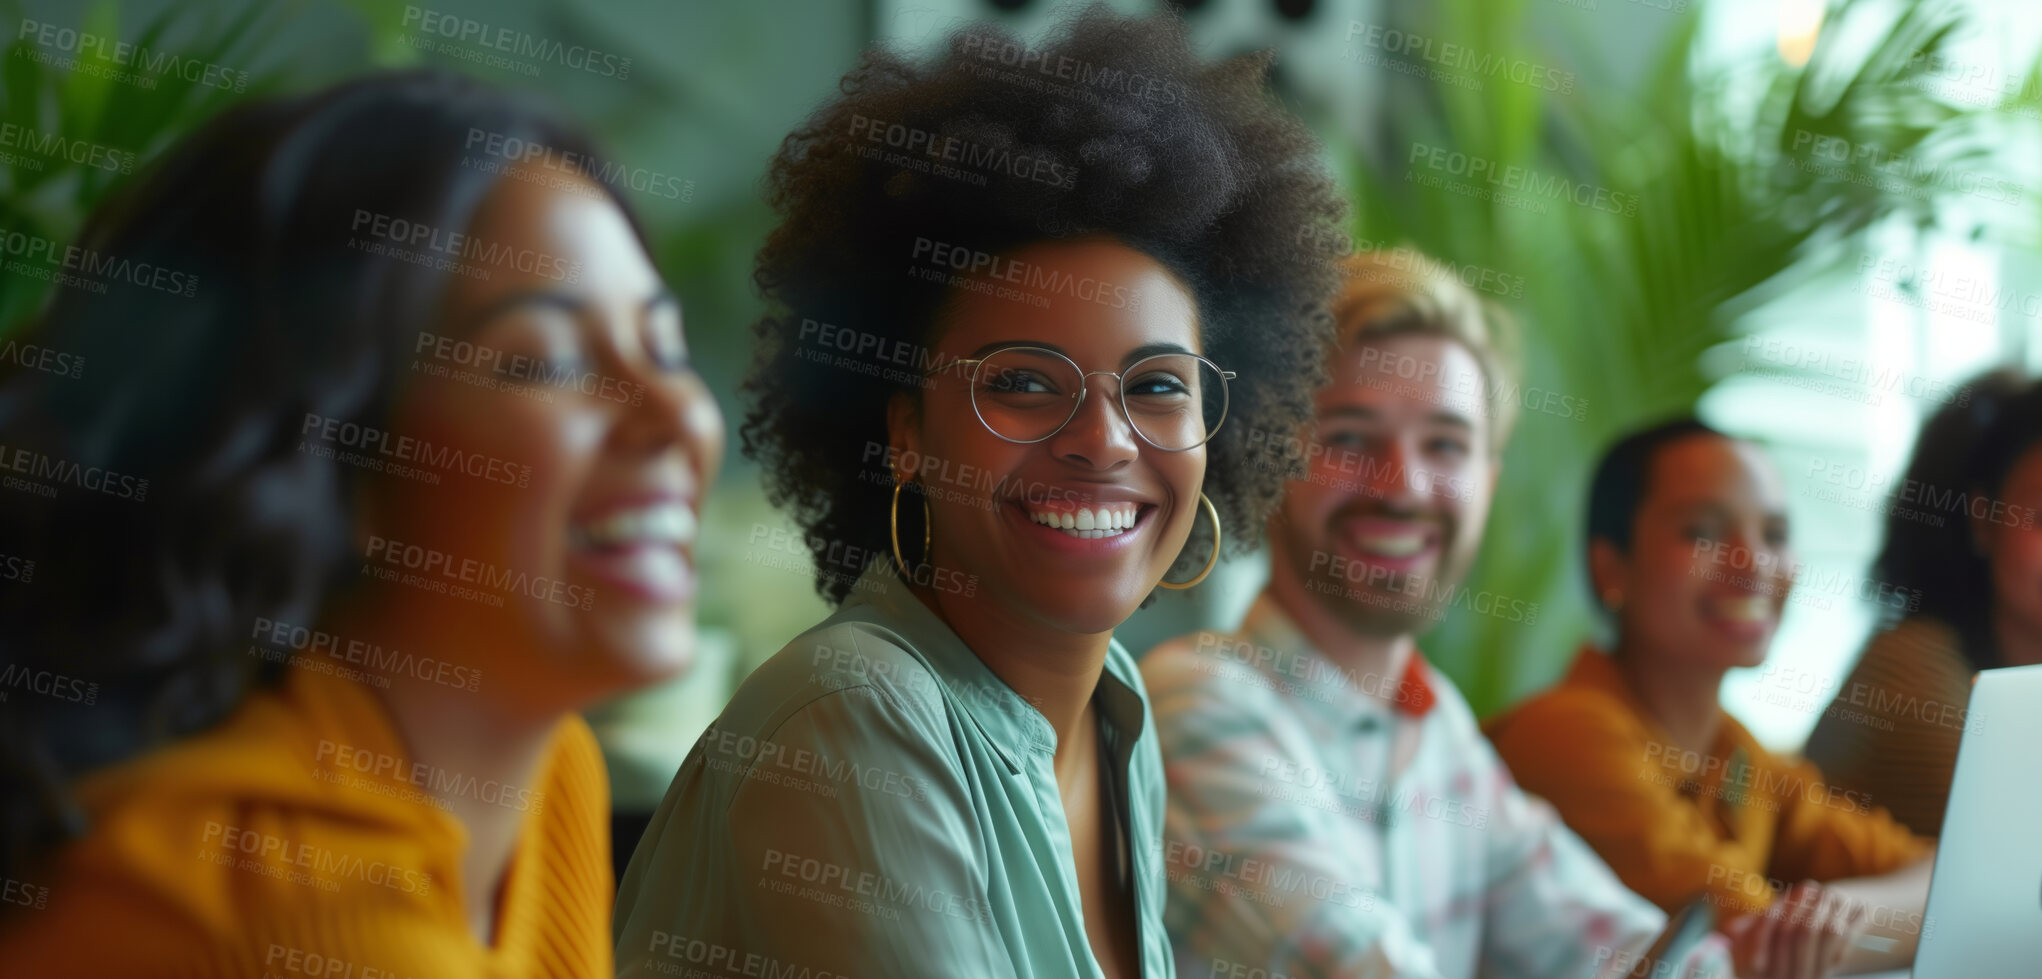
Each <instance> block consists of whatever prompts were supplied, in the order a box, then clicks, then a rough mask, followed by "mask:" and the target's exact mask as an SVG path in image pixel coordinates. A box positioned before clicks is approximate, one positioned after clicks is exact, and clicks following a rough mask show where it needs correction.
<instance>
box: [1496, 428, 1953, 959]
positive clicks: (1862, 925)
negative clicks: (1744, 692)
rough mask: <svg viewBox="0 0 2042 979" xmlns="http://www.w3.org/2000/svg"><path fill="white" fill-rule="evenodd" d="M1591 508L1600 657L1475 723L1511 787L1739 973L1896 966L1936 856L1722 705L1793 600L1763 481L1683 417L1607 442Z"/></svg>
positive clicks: (1764, 472)
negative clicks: (1717, 939) (1549, 812)
mask: <svg viewBox="0 0 2042 979" xmlns="http://www.w3.org/2000/svg"><path fill="white" fill-rule="evenodd" d="M1589 495H1590V501H1589V508H1588V541H1589V544H1588V558H1589V561H1588V563H1589V571H1590V574H1591V576H1592V578H1593V580H1594V584H1595V587H1596V595H1597V597H1598V598H1599V599H1600V600H1601V603H1602V605H1603V607H1604V609H1605V610H1607V611H1608V612H1609V614H1610V616H1611V618H1612V620H1613V621H1614V622H1615V624H1616V633H1617V636H1616V642H1615V643H1614V644H1613V645H1612V647H1611V649H1610V651H1609V652H1607V653H1604V652H1602V651H1599V650H1595V649H1584V650H1582V651H1581V653H1580V654H1579V655H1578V656H1577V657H1576V658H1575V661H1574V666H1573V668H1572V669H1571V670H1570V671H1569V672H1568V674H1567V676H1566V677H1565V678H1563V679H1562V680H1561V681H1560V683H1559V684H1557V685H1556V686H1554V687H1553V688H1552V689H1551V690H1548V691H1546V692H1545V693H1542V694H1540V695H1539V696H1536V697H1534V698H1532V699H1531V700H1530V701H1528V702H1526V703H1524V704H1522V705H1520V706H1519V707H1517V708H1516V709H1515V710H1513V711H1511V712H1509V713H1508V714H1506V715H1504V716H1503V717H1500V718H1498V719H1496V720H1495V721H1493V722H1491V724H1490V726H1489V735H1490V737H1491V739H1492V740H1494V741H1495V743H1496V750H1497V753H1498V754H1500V755H1501V756H1502V757H1503V760H1504V762H1505V763H1506V764H1508V765H1509V766H1510V771H1511V774H1512V776H1514V777H1515V778H1516V779H1517V781H1518V783H1519V784H1520V785H1522V786H1523V787H1524V788H1525V789H1526V790H1527V791H1529V792H1532V793H1534V794H1537V795H1540V796H1544V797H1545V798H1546V799H1548V800H1549V801H1551V802H1552V803H1553V805H1554V806H1555V807H1556V808H1558V809H1559V811H1560V815H1561V816H1562V817H1563V818H1565V819H1566V821H1567V824H1568V826H1569V827H1571V828H1572V829H1573V830H1574V831H1575V832H1577V833H1579V834H1581V836H1582V838H1583V839H1585V840H1587V841H1588V842H1589V845H1591V846H1593V847H1595V849H1596V852H1598V853H1600V854H1601V855H1602V858H1603V859H1604V860H1606V861H1608V862H1609V865H1610V868H1611V869H1612V870H1615V871H1616V872H1617V876H1618V877H1620V878H1622V880H1623V882H1624V884H1625V885H1626V886H1628V887H1630V888H1631V889H1632V890H1634V891H1637V892H1638V893H1639V894H1641V895H1644V896H1645V897H1646V898H1648V899H1650V900H1652V901H1653V902H1655V903H1657V904H1659V905H1660V906H1661V907H1665V908H1668V909H1672V908H1676V907H1679V906H1681V905H1683V904H1686V903H1687V902H1688V901H1690V900H1692V899H1693V898H1695V897H1697V896H1702V897H1706V898H1707V899H1708V900H1709V902H1710V903H1711V904H1713V905H1714V906H1715V909H1716V913H1717V915H1718V916H1719V918H1721V919H1723V920H1724V921H1725V926H1724V931H1725V933H1726V934H1728V935H1729V936H1730V938H1731V941H1732V947H1733V950H1734V951H1735V952H1736V955H1737V960H1738V970H1737V974H1738V975H1740V976H1745V977H1761V979H1772V977H1779V979H1789V977H1791V979H1809V977H1815V976H1821V975H1828V974H1829V973H1830V972H1831V971H1833V970H1835V969H1838V968H1843V969H1845V970H1846V971H1860V970H1863V969H1870V968H1896V967H1899V966H1901V965H1904V964H1905V963H1906V962H1907V961H1908V960H1909V959H1911V958H1912V956H1913V948H1914V944H1915V942H1916V940H1917V939H1918V938H1919V936H1920V932H1921V928H1922V925H1923V920H1922V906H1923V903H1924V901H1925V900H1926V898H1927V893H1928V870H1929V857H1930V855H1931V853H1932V852H1933V849H1934V844H1933V842H1932V841H1930V840H1926V839H1923V838H1921V837H1917V836H1915V835H1913V834H1911V833H1909V832H1908V831H1907V829H1906V827H1903V826H1901V825H1900V824H1899V823H1896V822H1894V820H1893V818H1892V817H1891V816H1890V815H1888V813H1887V812H1886V810H1885V809H1883V808H1880V807H1878V806H1877V805H1875V804H1873V801H1872V800H1869V799H1866V798H1864V797H1863V796H1862V795H1859V794H1856V793H1852V792H1847V791H1844V790H1841V789H1837V788H1834V787H1832V786H1829V785H1827V784H1825V783H1824V781H1823V779H1822V773H1821V772H1820V771H1817V770H1816V769H1815V767H1814V766H1813V765H1809V764H1807V763H1806V762H1801V761H1798V760H1795V759H1792V758H1786V757H1782V756H1778V755H1775V754H1773V753H1772V752H1770V751H1768V750H1766V749H1765V747H1764V746H1762V745H1761V744H1760V743H1759V742H1758V739H1756V738H1754V737H1752V735H1751V732H1749V731H1747V730H1745V728H1744V726H1743V725H1741V724H1739V723H1737V721H1736V719H1734V718H1732V717H1731V716H1730V715H1729V714H1728V713H1726V712H1725V711H1724V710H1723V708H1722V707H1721V706H1720V704H1719V701H1718V695H1719V691H1720V690H1721V687H1722V684H1723V677H1724V674H1725V673H1727V672H1729V671H1730V670H1731V669H1732V668H1736V667H1753V666H1758V665H1759V664H1761V663H1763V662H1764V661H1765V655H1766V649H1767V647H1768V646H1770V645H1771V644H1772V639H1773V633H1774V631H1775V629H1776V628H1777V627H1778V624H1779V618H1780V612H1781V609H1782V608H1783V606H1784V605H1785V604H1786V600H1787V596H1788V594H1789V593H1790V592H1791V590H1792V589H1793V584H1794V582H1793V579H1794V574H1795V571H1794V569H1795V558H1794V555H1793V551H1792V549H1791V547H1790V545H1789V534H1788V522H1787V513H1786V509H1787V507H1786V493H1785V491H1784V489H1783V488H1782V486H1781V482H1780V477H1779V474H1778V472H1777V471H1776V470H1775V469H1774V468H1773V466H1772V464H1771V463H1770V462H1768V461H1767V460H1766V457H1765V455H1764V453H1763V452H1762V451H1761V450H1760V449H1759V448H1758V447H1757V446H1755V445H1752V444H1751V443H1749V442H1745V441H1742V440H1739V439H1733V438H1730V437H1728V436H1726V435H1724V434H1722V433H1721V432H1718V431H1716V430H1714V429H1712V428H1709V427H1708V426H1706V425H1703V424H1702V423H1700V422H1697V421H1694V420H1692V419H1683V420H1677V421H1674V422H1670V423H1667V424H1663V425H1660V426H1657V427H1654V428H1650V429H1646V430H1644V431H1641V432H1638V433H1636V434H1634V435H1631V436H1630V437H1628V438H1626V439H1624V440H1623V441H1621V442H1619V443H1617V445H1616V446H1615V447H1613V448H1612V449H1610V451H1609V452H1608V453H1607V454H1606V455H1605V456H1604V457H1603V461H1602V463H1601V465H1599V466H1598V467H1597V469H1596V473H1595V478H1594V481H1593V484H1592V486H1591V488H1590V493H1589Z"/></svg>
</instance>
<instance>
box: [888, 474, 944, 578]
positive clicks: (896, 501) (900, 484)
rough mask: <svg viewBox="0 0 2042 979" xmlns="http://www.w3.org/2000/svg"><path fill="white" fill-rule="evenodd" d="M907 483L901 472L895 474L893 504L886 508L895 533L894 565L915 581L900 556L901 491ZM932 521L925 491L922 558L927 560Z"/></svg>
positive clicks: (890, 524) (890, 525) (902, 573)
mask: <svg viewBox="0 0 2042 979" xmlns="http://www.w3.org/2000/svg"><path fill="white" fill-rule="evenodd" d="M907 485H908V484H907V483H906V482H905V481H904V480H902V479H901V478H900V474H899V473H895V474H894V480H893V504H892V505H891V506H889V507H887V508H886V516H887V524H888V526H889V529H890V530H891V531H892V533H893V563H894V566H895V567H897V568H899V569H900V573H901V575H902V576H903V577H905V578H906V579H907V580H909V581H913V580H914V579H915V575H914V572H912V571H909V570H908V562H907V559H906V558H903V557H901V556H900V491H901V490H902V489H904V488H905V487H906V486H907ZM931 523H933V521H932V520H931V519H930V517H929V497H928V494H926V493H925V494H923V495H922V560H923V561H925V562H926V561H928V560H929V525H930V524H931Z"/></svg>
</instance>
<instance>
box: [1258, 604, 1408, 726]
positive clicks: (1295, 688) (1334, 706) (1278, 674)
mask: <svg viewBox="0 0 2042 979" xmlns="http://www.w3.org/2000/svg"><path fill="white" fill-rule="evenodd" d="M1241 634H1242V635H1243V636H1244V637H1245V638H1247V639H1248V640H1249V641H1251V642H1253V643H1254V644H1255V649H1254V650H1252V651H1250V650H1242V651H1237V652H1235V653H1233V654H1230V655H1229V656H1228V658H1229V659H1237V660H1238V659H1240V658H1241V657H1243V656H1247V657H1250V658H1249V659H1247V660H1246V662H1248V663H1249V664H1250V665H1252V666H1253V667H1254V668H1255V669H1257V670H1259V671H1260V672H1261V673H1262V674H1263V675H1264V676H1265V677H1267V678H1269V679H1270V680H1272V681H1274V682H1275V684H1276V686H1275V689H1277V690H1280V691H1284V692H1286V693H1288V694H1290V695H1291V696H1292V698H1293V699H1295V700H1300V701H1303V702H1305V703H1311V704H1318V705H1321V707H1322V708H1323V710H1322V713H1325V714H1327V715H1328V716H1329V717H1330V718H1331V719H1332V720H1334V721H1335V722H1336V723H1342V724H1344V723H1347V722H1350V721H1353V720H1355V719H1357V718H1370V719H1379V720H1390V719H1392V718H1395V717H1402V718H1405V719H1409V720H1424V719H1425V716H1426V715H1427V714H1428V713H1430V712H1431V710H1432V708H1433V707H1434V706H1435V705H1437V704H1438V703H1439V695H1438V694H1437V693H1436V692H1435V688H1436V686H1437V680H1436V679H1435V678H1434V676H1433V672H1432V666H1431V664H1430V663H1427V662H1426V660H1425V654H1424V653H1423V652H1421V651H1419V650H1416V649H1413V650H1412V651H1411V658H1410V660H1408V661H1407V662H1406V663H1405V664H1404V671H1403V674H1402V675H1401V676H1400V677H1398V678H1397V679H1395V680H1390V679H1387V678H1385V677H1381V676H1378V675H1376V674H1373V673H1367V674H1360V675H1357V674H1356V673H1355V671H1354V670H1353V669H1352V668H1350V667H1347V666H1344V665H1341V664H1339V663H1335V662H1333V661H1332V660H1330V659H1327V658H1326V655H1325V654H1324V653H1322V652H1320V651H1319V649H1318V648H1317V647H1316V646H1314V645H1313V644H1312V641H1311V640H1310V639H1309V638H1307V637H1306V636H1305V634H1304V630H1302V629H1299V628H1298V625H1297V623H1296V622H1295V621H1294V620H1292V619H1291V617H1290V616H1289V614H1287V613H1285V612H1284V610H1283V608H1282V606H1279V605H1278V604H1277V603H1276V600H1275V599H1274V598H1272V597H1270V595H1269V593H1268V592H1267V591H1265V592H1263V593H1262V594H1261V595H1259V596H1257V597H1256V599H1255V603H1254V604H1253V605H1251V606H1250V607H1249V609H1248V615H1247V618H1246V619H1244V620H1243V621H1242V622H1241Z"/></svg>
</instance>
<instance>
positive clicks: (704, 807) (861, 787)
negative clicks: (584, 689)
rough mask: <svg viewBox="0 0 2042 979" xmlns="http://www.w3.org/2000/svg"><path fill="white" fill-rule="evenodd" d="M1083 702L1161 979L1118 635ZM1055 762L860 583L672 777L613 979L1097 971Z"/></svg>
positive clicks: (627, 890) (1158, 914) (918, 613)
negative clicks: (1088, 704) (1095, 724)
mask: <svg viewBox="0 0 2042 979" xmlns="http://www.w3.org/2000/svg"><path fill="white" fill-rule="evenodd" d="M1094 697H1095V704H1094V713H1095V715H1096V716H1097V717H1098V718H1099V733H1100V744H1101V754H1102V759H1101V760H1102V762H1104V763H1105V764H1106V765H1107V768H1108V772H1109V776H1110V777H1109V780H1108V781H1109V782H1110V789H1109V791H1108V793H1107V795H1108V797H1109V798H1108V799H1106V800H1105V801H1106V803H1107V804H1106V805H1105V806H1104V807H1103V808H1102V811H1103V812H1105V813H1106V814H1108V816H1109V817H1111V818H1113V820H1114V825H1116V826H1117V827H1118V829H1119V830H1120V834H1119V837H1118V840H1117V842H1118V843H1119V845H1118V846H1117V847H1114V850H1115V851H1117V852H1118V854H1119V862H1120V867H1121V871H1122V875H1123V880H1125V881H1127V882H1129V883H1131V885H1132V886H1131V887H1130V888H1128V889H1129V890H1130V891H1131V892H1132V893H1133V894H1134V898H1135V909H1134V910H1135V915H1134V920H1135V926H1136V929H1137V932H1138V936H1137V937H1138V942H1139V948H1140V957H1141V963H1142V975H1143V976H1144V977H1148V979H1159V977H1161V979H1167V977H1170V976H1172V975H1173V971H1172V969H1173V966H1172V963H1171V958H1170V945H1169V940H1168V937H1167V936H1166V935H1165V934H1164V931H1163V925H1162V922H1163V902H1164V900H1165V897H1166V894H1167V891H1166V887H1167V884H1166V881H1165V880H1164V877H1163V867H1162V864H1161V861H1160V857H1161V847H1162V814H1163V792H1164V789H1163V773H1162V759H1161V756H1160V755H1159V754H1158V753H1157V749H1156V732H1155V725H1154V723H1153V721H1152V719H1151V717H1150V711H1149V704H1148V698H1147V695H1146V694H1145V693H1144V692H1143V690H1142V682H1141V674H1140V672H1139V671H1138V670H1137V669H1136V667H1135V664H1134V660H1133V658H1132V657H1130V656H1129V655H1128V653H1127V650H1125V649H1123V648H1122V647H1121V645H1120V644H1119V643H1118V642H1115V643H1113V644H1112V645H1111V647H1110V649H1109V650H1108V652H1107V656H1106V669H1105V672H1104V673H1103V674H1102V675H1101V677H1100V680H1099V686H1098V689H1097V692H1096V693H1095V694H1094ZM1055 750H1056V733H1055V731H1054V730H1053V729H1052V728H1051V727H1050V723H1049V720H1048V719H1047V718H1045V717H1044V716H1043V715H1042V713H1041V712H1040V711H1038V710H1036V709H1035V708H1034V707H1033V706H1031V705H1030V704H1029V703H1028V702H1027V701H1025V700H1024V699H1023V698H1022V697H1021V695H1020V694H1018V693H1016V692H1015V691H1014V690H1013V688H1011V687H1008V686H1007V685H1006V684H1005V683H1004V682H1002V681H1001V680H1000V678H999V677H998V676H996V675H995V674H994V673H993V672H992V671H991V670H989V669H987V668H986V666H985V664H984V663H982V662H980V661H979V658H978V657H977V656H976V655H974V654H973V653H972V651H971V650H970V649H969V648H967V647H966V646H965V645H964V642H963V641H962V640H960V639H959V638H958V637H957V634H956V633H954V632H952V631H950V628H949V627H948V626H946V625H944V624H943V621H942V620H941V619H939V618H937V617H936V615H935V614H934V613H933V612H931V611H930V610H929V609H928V608H927V607H926V606H924V605H923V604H922V603H921V601H919V600H918V599H916V598H915V597H914V595H912V594H911V593H910V592H909V591H908V589H907V587H906V586H904V585H903V584H902V583H901V582H900V580H899V579H898V578H896V577H895V576H894V575H893V573H892V571H891V569H890V567H886V566H882V567H875V568H874V569H872V570H868V571H867V572H866V573H865V574H864V575H863V576H862V577H861V578H859V579H858V582H857V584H856V585H855V586H854V587H853V589H852V593H851V597H850V598H849V599H848V600H847V601H846V602H845V603H844V605H843V607H842V608H841V609H840V610H839V611H838V612H837V614H835V615H833V616H831V617H830V618H828V619H826V620H824V621H823V622H822V624H820V625H818V626H816V627H815V628H813V629H810V630H809V631H808V632H806V633H803V634H802V635H801V636H800V637H799V638H797V639H795V640H794V641H793V642H792V643H789V644H788V645H787V647H786V648H784V649H782V650H780V652H779V653H777V654H775V655H774V656H773V658H772V659H770V660H767V661H766V663H765V664H764V665H762V666H760V667H759V669H758V670H757V671H755V672H754V673H753V674H752V675H751V676H750V677H749V678H747V679H746V680H745V682H744V684H743V685H742V686H740V687H739V688H738V691H737V693H736V695H735V696H733V697H732V698H731V701H730V704H729V705H728V706H727V707H725V708H724V710H723V714H722V716H720V717H718V718H717V719H716V722H715V723H714V724H712V725H710V727H709V729H708V731H706V732H705V733H704V734H703V735H702V737H701V739H700V740H698V741H697V742H696V744H695V747H694V750H693V751H691V752H690V753H689V755H688V759H687V761H686V762H684V763H683V764H682V765H681V769H680V772H679V774H678V775H676V776H675V778H674V782H673V785H672V786H671V787H670V788H669V789H668V790H667V794H666V798H665V799H664V800H663V801H662V802H661V803H660V807H659V811H658V813H657V814H656V815H655V816H654V817H653V821H652V825H651V828H649V829H648V830H646V833H645V836H644V838H643V839H641V840H639V842H638V849H637V851H636V852H635V853H633V854H632V857H631V865H630V868H629V869H628V870H627V871H626V872H625V874H624V881H623V885H622V887H621V888H620V890H619V893H618V895H617V908H616V918H615V924H614V926H613V928H614V932H615V935H616V939H617V970H618V975H620V976H657V975H675V976H685V975H690V974H706V975H714V976H776V977H806V979H824V977H830V976H847V977H851V979H866V977H873V979H894V977H913V976H928V977H940V979H956V977H979V976H988V977H1002V976H1012V977H1017V979H1019V977H1028V976H1057V977H1062V976H1084V977H1099V976H1102V975H1103V974H1102V973H1101V971H1100V969H1099V966H1098V964H1097V963H1096V962H1095V961H1094V960H1093V958H1092V951H1091V945H1090V944H1089V943H1088V942H1087V941H1086V939H1085V916H1084V911H1083V909H1082V906H1081V904H1080V901H1079V897H1078V884H1077V878H1076V876H1075V874H1076V870H1075V865H1074V863H1073V860H1072V856H1071V840H1070V834H1069V831H1068V828H1067V826H1066V823H1065V819H1064V812H1063V802H1062V796H1061V795H1060V794H1059V793H1058V791H1057V783H1056V774H1055V772H1054V771H1053V770H1052V768H1051V761H1052V758H1053V756H1054V752H1055ZM620 842H621V841H620ZM1113 842H1115V841H1113V840H1109V845H1112V843H1113Z"/></svg>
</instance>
